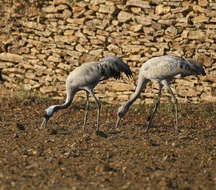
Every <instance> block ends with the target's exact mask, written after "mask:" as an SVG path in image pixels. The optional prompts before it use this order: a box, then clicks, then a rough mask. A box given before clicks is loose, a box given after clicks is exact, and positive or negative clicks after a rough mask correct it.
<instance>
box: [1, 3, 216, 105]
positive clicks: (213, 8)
mask: <svg viewBox="0 0 216 190" xmlns="http://www.w3.org/2000/svg"><path fill="white" fill-rule="evenodd" d="M0 15H1V17H0V28H1V29H0V73H1V78H2V79H3V82H1V83H0V85H3V86H4V87H6V88H9V89H14V90H16V89H18V88H23V89H26V90H30V91H39V92H41V93H42V94H46V95H50V97H55V98H59V97H60V98H64V97H65V80H66V77H67V75H68V73H69V72H70V71H72V70H73V69H74V68H76V67H77V66H79V65H81V64H82V63H84V62H88V61H92V60H98V59H101V58H102V57H104V56H106V55H117V56H119V57H120V58H122V59H123V60H124V61H125V62H126V63H128V64H129V65H130V67H131V68H132V70H133V72H134V78H133V79H132V80H128V79H126V77H123V79H122V80H117V81H116V80H114V79H109V80H108V81H104V82H102V83H101V84H99V85H98V86H97V87H96V89H95V90H96V93H97V96H98V97H99V98H100V100H102V101H106V102H109V103H116V102H123V101H126V100H127V99H128V98H129V96H130V95H131V94H132V93H133V91H134V89H135V85H136V80H137V75H138V71H139V68H140V67H141V65H142V64H143V63H144V62H145V61H146V60H148V59H150V58H151V57H155V56H161V55H166V54H174V55H179V56H183V57H185V58H194V59H196V60H198V61H199V62H201V63H203V64H204V66H205V68H206V73H207V76H206V77H202V76H200V77H196V76H190V77H186V78H185V79H178V80H176V81H175V82H174V83H173V84H172V88H173V90H174V92H175V93H176V94H177V96H178V99H179V101H180V102H194V103H198V102H204V101H212V102H215V101H216V64H215V60H216V2H215V1H214V0H196V1H192V0H191V1H186V0H170V1H162V0H83V1H80V0H47V1H43V0H34V1H32V0H27V1H24V0H17V1H9V0H3V2H1V3H0ZM157 92H158V84H148V86H147V90H146V91H145V93H142V97H141V99H139V100H137V101H136V103H140V102H145V103H151V102H153V98H154V97H155V96H156V94H157ZM164 94H165V96H163V97H162V100H164V101H167V100H168V99H169V98H170V95H169V94H168V92H166V91H165V93H164ZM83 95H85V94H84V93H82V92H80V93H79V94H78V95H77V96H78V97H80V98H82V97H83Z"/></svg>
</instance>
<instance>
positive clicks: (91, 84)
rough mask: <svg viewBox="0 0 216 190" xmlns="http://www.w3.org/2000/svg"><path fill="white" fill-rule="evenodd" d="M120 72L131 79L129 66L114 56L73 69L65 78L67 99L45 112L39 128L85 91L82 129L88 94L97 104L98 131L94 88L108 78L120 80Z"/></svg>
mask: <svg viewBox="0 0 216 190" xmlns="http://www.w3.org/2000/svg"><path fill="white" fill-rule="evenodd" d="M121 72H124V73H125V74H126V76H127V77H132V72H131V70H130V68H129V66H128V65H127V64H126V63H124V62H123V61H122V60H121V59H120V58H118V57H116V56H106V57H104V58H103V59H102V60H101V61H94V62H89V63H84V64H82V65H81V66H80V67H77V68H76V69H74V70H73V71H72V72H71V73H70V74H69V75H68V77H67V80H66V93H67V98H66V101H65V103H64V104H62V105H52V106H50V107H48V108H47V109H46V110H45V115H44V120H43V122H42V124H41V126H40V128H43V127H44V126H46V124H47V122H48V120H49V119H50V117H51V116H52V115H53V113H54V112H56V111H57V110H60V109H65V108H67V107H68V106H69V105H70V104H71V102H72V101H73V98H74V95H75V94H76V93H77V92H78V91H80V90H84V91H86V108H85V116H84V123H83V129H85V125H86V121H87V117H88V110H89V94H91V95H92V96H93V97H94V99H95V101H96V104H97V107H98V112H97V131H99V126H100V108H101V104H100V102H99V100H98V99H97V98H96V96H95V93H94V88H95V86H96V85H97V84H98V83H99V82H100V81H103V80H106V79H108V78H110V77H114V78H115V79H119V78H120V74H121Z"/></svg>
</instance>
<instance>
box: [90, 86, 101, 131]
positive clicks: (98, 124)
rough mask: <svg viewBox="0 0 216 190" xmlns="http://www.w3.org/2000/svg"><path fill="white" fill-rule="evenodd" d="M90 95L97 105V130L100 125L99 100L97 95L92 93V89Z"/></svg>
mask: <svg viewBox="0 0 216 190" xmlns="http://www.w3.org/2000/svg"><path fill="white" fill-rule="evenodd" d="M90 92H91V95H92V96H93V97H94V99H95V101H96V104H97V107H98V111H97V132H98V131H99V127H100V109H101V104H100V102H99V100H98V99H97V97H96V96H95V94H94V91H93V90H91V91H90Z"/></svg>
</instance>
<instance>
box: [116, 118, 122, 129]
mask: <svg viewBox="0 0 216 190" xmlns="http://www.w3.org/2000/svg"><path fill="white" fill-rule="evenodd" d="M120 120H121V118H120V117H119V116H117V121H116V125H115V128H118V126H119V123H120Z"/></svg>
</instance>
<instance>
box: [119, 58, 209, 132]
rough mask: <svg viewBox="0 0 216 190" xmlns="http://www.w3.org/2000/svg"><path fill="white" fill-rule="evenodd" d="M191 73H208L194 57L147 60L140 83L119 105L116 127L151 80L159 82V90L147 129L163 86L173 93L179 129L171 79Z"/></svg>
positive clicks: (141, 71)
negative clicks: (124, 101)
mask: <svg viewBox="0 0 216 190" xmlns="http://www.w3.org/2000/svg"><path fill="white" fill-rule="evenodd" d="M189 75H206V73H205V70H204V68H203V66H202V65H201V64H200V63H198V62H196V61H195V60H192V59H188V60H186V59H183V58H182V57H179V56H174V55H165V56H160V57H154V58H151V59H149V60H148V61H147V62H145V63H144V64H143V65H142V67H141V69H140V72H139V76H138V83H137V87H136V90H135V92H134V94H133V95H132V96H131V97H130V99H129V100H128V101H127V102H126V103H124V104H123V105H122V106H120V107H119V109H118V112H117V121H116V126H115V127H116V128H117V127H118V125H119V123H120V120H121V118H122V117H124V115H125V114H126V113H127V111H128V109H129V107H130V106H131V105H132V104H133V103H134V101H135V100H136V99H137V98H138V97H139V95H140V93H141V92H142V90H143V89H144V88H145V87H146V84H147V83H148V82H149V81H152V82H158V83H159V92H158V97H157V100H156V104H155V106H154V109H153V112H152V114H151V115H150V118H149V123H148V125H147V130H146V131H148V129H149V127H150V126H151V124H152V119H153V117H154V114H155V112H156V111H157V108H158V106H159V104H160V96H161V90H162V88H163V86H165V87H166V88H168V91H169V92H170V94H171V95H172V97H173V99H174V104H175V117H176V125H175V128H176V130H177V131H178V101H177V99H176V97H175V95H174V94H173V92H172V89H171V88H170V81H171V80H172V79H174V78H181V77H185V76H189Z"/></svg>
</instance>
